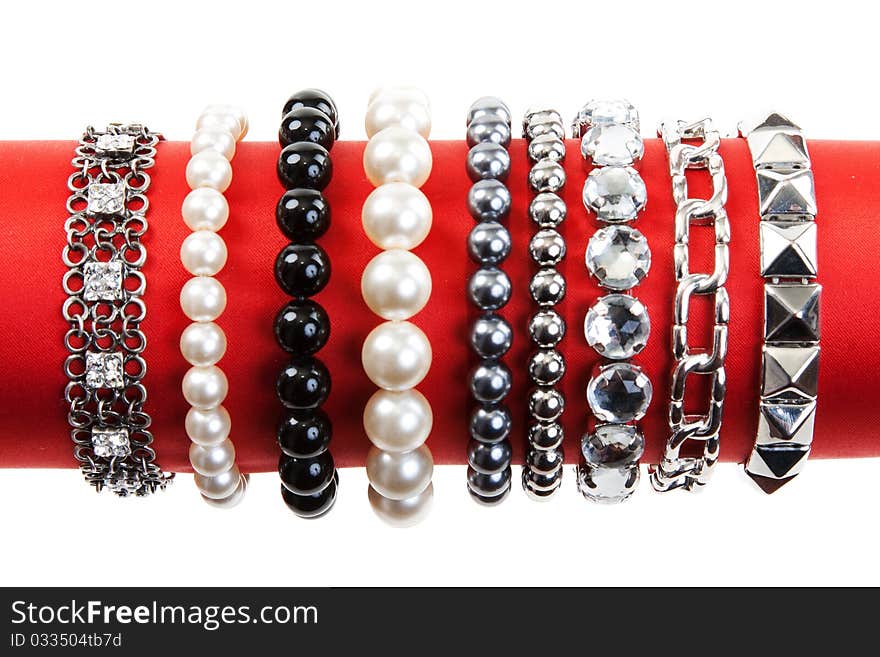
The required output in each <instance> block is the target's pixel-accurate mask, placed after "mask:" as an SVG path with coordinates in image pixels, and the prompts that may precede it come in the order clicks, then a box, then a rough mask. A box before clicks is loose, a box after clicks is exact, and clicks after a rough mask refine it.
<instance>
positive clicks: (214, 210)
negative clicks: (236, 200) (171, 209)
mask: <svg viewBox="0 0 880 657" xmlns="http://www.w3.org/2000/svg"><path fill="white" fill-rule="evenodd" d="M181 214H182V215H183V221H184V223H186V225H187V226H189V229H190V230H213V231H218V230H220V229H221V228H223V226H225V225H226V222H227V220H228V219H229V203H228V202H227V201H226V197H225V196H223V194H221V193H220V192H218V191H217V190H216V189H211V188H210V187H199V188H198V189H194V190H192V191H191V192H190V193H189V194H187V195H186V198H184V199H183V207H182V208H181Z"/></svg>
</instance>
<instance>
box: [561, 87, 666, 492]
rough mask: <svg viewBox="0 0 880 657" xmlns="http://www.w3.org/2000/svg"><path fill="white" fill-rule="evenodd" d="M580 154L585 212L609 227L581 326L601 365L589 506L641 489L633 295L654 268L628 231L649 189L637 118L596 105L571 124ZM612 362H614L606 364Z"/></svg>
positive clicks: (590, 249)
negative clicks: (600, 292)
mask: <svg viewBox="0 0 880 657" xmlns="http://www.w3.org/2000/svg"><path fill="white" fill-rule="evenodd" d="M572 132H573V134H574V135H575V136H576V137H581V154H582V155H583V157H584V159H585V160H592V163H593V165H594V167H595V168H593V170H592V171H590V173H589V175H588V176H587V179H586V182H585V183H584V188H583V194H582V196H583V202H584V207H585V208H586V209H587V211H588V212H592V213H594V214H595V215H596V218H597V219H598V220H599V221H601V222H603V223H605V224H608V225H607V226H606V227H603V228H600V229H599V230H597V231H596V232H595V233H594V234H593V236H592V237H591V238H590V241H589V243H588V245H587V250H586V254H585V260H586V266H587V269H588V271H589V272H590V275H591V276H592V277H595V278H596V281H597V283H598V284H599V286H600V287H602V288H604V289H605V290H608V291H609V292H610V294H606V295H605V296H602V297H600V298H599V299H597V300H596V302H595V303H594V304H593V305H592V306H591V307H590V309H589V310H588V311H587V313H586V317H585V318H584V335H585V337H586V339H587V343H588V344H589V345H590V346H591V347H593V349H594V350H595V351H596V352H597V353H598V354H599V355H600V356H602V357H603V358H604V359H606V360H605V361H603V362H602V363H600V364H598V365H597V366H596V367H595V368H594V373H593V375H592V377H591V378H590V381H589V383H588V385H587V402H588V403H589V405H590V409H591V410H592V412H593V415H594V417H595V420H596V422H597V423H596V426H595V427H594V428H593V430H592V431H591V432H589V433H588V434H587V435H585V436H583V438H582V439H581V457H582V458H581V460H580V463H579V464H578V470H577V472H578V478H577V483H578V490H580V492H581V494H582V495H583V496H584V497H585V498H587V499H588V500H591V501H593V502H602V503H617V502H622V501H624V500H626V499H628V498H629V497H630V496H631V495H632V494H633V492H635V489H636V487H637V486H638V483H639V477H640V474H639V472H640V471H639V459H640V458H641V457H642V453H643V452H644V449H645V438H644V436H643V434H642V431H641V429H640V428H639V426H638V424H636V423H637V422H638V420H640V419H641V418H642V417H643V416H644V415H645V412H646V411H647V410H648V406H649V405H650V403H651V397H652V393H653V388H652V386H651V381H650V379H649V378H648V376H647V375H646V374H645V373H644V372H643V371H642V369H641V368H640V367H639V366H638V365H635V364H633V363H632V362H630V361H631V359H632V358H633V357H634V356H636V355H637V354H638V353H640V352H641V351H642V350H643V349H644V348H645V346H646V345H647V344H648V337H649V335H650V332H651V322H650V318H649V316H648V309H647V308H646V307H645V305H644V304H643V303H642V302H641V301H639V300H638V299H637V298H636V297H634V296H632V295H631V294H630V291H631V289H632V288H634V287H635V286H637V285H639V284H640V283H641V282H642V280H643V279H644V278H645V276H646V275H647V274H648V270H649V269H650V266H651V251H650V249H649V248H648V241H647V240H646V239H645V236H644V235H642V233H640V232H639V231H638V230H636V229H635V228H632V227H630V226H628V225H627V224H628V223H629V222H634V221H635V220H636V219H637V218H638V214H639V212H641V211H642V210H643V209H644V208H645V205H646V203H647V200H648V198H647V188H646V187H645V183H644V181H643V180H642V177H641V176H640V175H639V173H638V171H636V169H635V168H634V165H635V164H637V163H638V162H639V160H641V159H642V156H643V154H644V149H645V146H644V141H643V140H642V137H641V134H640V133H639V115H638V112H637V111H636V109H635V107H633V106H632V104H630V103H629V102H628V101H625V100H614V101H605V100H594V101H591V102H590V103H588V104H587V105H585V106H584V108H583V109H582V110H581V111H580V112H579V113H578V115H577V117H576V118H575V120H574V124H573V128H572ZM608 361H611V362H608Z"/></svg>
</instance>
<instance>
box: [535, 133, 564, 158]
mask: <svg viewBox="0 0 880 657" xmlns="http://www.w3.org/2000/svg"><path fill="white" fill-rule="evenodd" d="M564 158H565V142H564V141H562V140H561V139H558V138H556V137H554V136H553V135H542V136H540V137H536V138H535V139H533V140H532V141H530V142H529V159H530V160H531V161H532V162H538V161H539V160H554V161H556V160H562V159H564Z"/></svg>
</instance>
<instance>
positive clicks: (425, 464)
mask: <svg viewBox="0 0 880 657" xmlns="http://www.w3.org/2000/svg"><path fill="white" fill-rule="evenodd" d="M366 465H367V478H368V479H369V480H370V485H371V486H372V487H373V488H374V489H375V490H376V492H377V493H379V494H380V495H382V497H387V498H388V499H391V500H405V499H407V498H409V497H414V496H416V495H418V494H419V493H421V492H422V491H423V490H425V489H426V488H427V487H428V485H429V484H430V483H431V476H432V475H433V474H434V458H433V457H432V456H431V450H430V449H428V446H427V445H421V446H420V447H418V448H416V449H413V450H410V451H409V452H386V451H384V450H381V449H378V448H377V447H371V448H370V451H369V453H368V454H367V464H366Z"/></svg>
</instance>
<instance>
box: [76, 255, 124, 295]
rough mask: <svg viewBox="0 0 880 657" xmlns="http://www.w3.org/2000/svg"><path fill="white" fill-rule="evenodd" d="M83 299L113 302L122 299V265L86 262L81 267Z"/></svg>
mask: <svg viewBox="0 0 880 657" xmlns="http://www.w3.org/2000/svg"><path fill="white" fill-rule="evenodd" d="M83 298H84V299H85V300H86V301H115V300H116V299H121V298H122V263H121V262H119V261H118V260H113V261H111V262H88V263H86V265H85V266H84V267H83Z"/></svg>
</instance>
